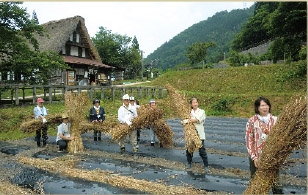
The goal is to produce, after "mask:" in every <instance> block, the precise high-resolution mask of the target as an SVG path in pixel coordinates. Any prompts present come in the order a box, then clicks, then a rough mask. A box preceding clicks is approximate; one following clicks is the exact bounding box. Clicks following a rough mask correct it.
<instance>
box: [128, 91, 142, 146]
mask: <svg viewBox="0 0 308 195" xmlns="http://www.w3.org/2000/svg"><path fill="white" fill-rule="evenodd" d="M129 103H130V105H131V106H133V107H135V108H136V110H138V108H140V105H139V101H138V100H136V99H135V97H134V96H130V97H129ZM136 116H138V112H137V115H136ZM137 142H138V144H139V142H140V129H137Z"/></svg>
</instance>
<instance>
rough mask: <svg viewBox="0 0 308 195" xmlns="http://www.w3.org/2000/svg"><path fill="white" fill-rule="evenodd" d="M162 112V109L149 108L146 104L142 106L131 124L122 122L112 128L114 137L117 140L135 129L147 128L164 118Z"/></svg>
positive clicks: (111, 132)
mask: <svg viewBox="0 0 308 195" xmlns="http://www.w3.org/2000/svg"><path fill="white" fill-rule="evenodd" d="M162 113H163V112H162V110H161V109H148V108H147V107H146V106H141V107H140V108H139V109H138V116H137V117H136V118H134V119H133V120H132V125H131V126H128V125H126V124H122V125H117V126H115V127H114V128H112V129H111V131H110V134H111V136H112V139H114V140H117V139H119V138H121V137H122V136H126V135H128V134H129V133H130V132H131V131H133V130H136V129H144V128H147V127H148V126H149V125H150V124H151V123H152V122H154V121H155V120H157V119H160V118H162Z"/></svg>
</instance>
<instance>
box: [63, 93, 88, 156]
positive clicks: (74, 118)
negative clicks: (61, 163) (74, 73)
mask: <svg viewBox="0 0 308 195" xmlns="http://www.w3.org/2000/svg"><path fill="white" fill-rule="evenodd" d="M88 100H89V99H88V97H87V96H86V95H85V94H80V95H75V94H72V93H71V92H67V93H65V107H66V113H67V115H68V117H69V121H70V123H71V136H73V137H74V140H72V141H69V142H68V151H69V152H70V153H77V152H81V151H83V144H82V139H81V130H80V128H79V124H80V123H81V122H82V120H80V118H83V117H84V115H85V113H84V112H85V110H86V108H87V105H88Z"/></svg>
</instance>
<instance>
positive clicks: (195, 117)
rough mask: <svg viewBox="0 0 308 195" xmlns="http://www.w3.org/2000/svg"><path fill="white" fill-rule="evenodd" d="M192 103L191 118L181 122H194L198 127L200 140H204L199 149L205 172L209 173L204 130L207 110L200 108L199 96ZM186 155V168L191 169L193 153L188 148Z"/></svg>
mask: <svg viewBox="0 0 308 195" xmlns="http://www.w3.org/2000/svg"><path fill="white" fill-rule="evenodd" d="M190 105H191V108H192V110H191V112H190V117H191V118H190V119H185V120H183V121H182V122H181V124H183V125H185V124H187V123H193V124H194V126H195V127H196V131H197V133H198V136H199V138H200V140H201V141H202V147H201V148H200V149H199V155H200V157H201V158H202V161H203V164H204V168H205V172H206V173H208V172H210V170H209V163H208V158H207V153H206V150H205V142H204V140H205V132H204V126H203V124H204V122H205V118H206V115H205V111H204V110H202V109H200V108H198V106H199V103H198V99H197V98H192V99H191V100H190ZM186 157H187V166H186V169H190V168H191V163H192V157H193V154H190V153H189V152H188V150H186Z"/></svg>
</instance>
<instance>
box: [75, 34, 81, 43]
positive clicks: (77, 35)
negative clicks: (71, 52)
mask: <svg viewBox="0 0 308 195" xmlns="http://www.w3.org/2000/svg"><path fill="white" fill-rule="evenodd" d="M79 40H80V36H79V34H78V33H76V42H77V43H79Z"/></svg>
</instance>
